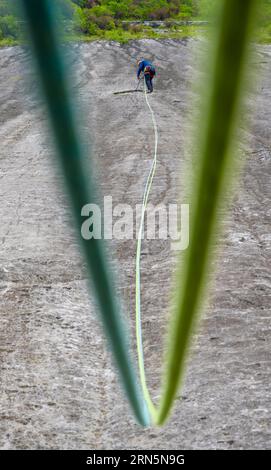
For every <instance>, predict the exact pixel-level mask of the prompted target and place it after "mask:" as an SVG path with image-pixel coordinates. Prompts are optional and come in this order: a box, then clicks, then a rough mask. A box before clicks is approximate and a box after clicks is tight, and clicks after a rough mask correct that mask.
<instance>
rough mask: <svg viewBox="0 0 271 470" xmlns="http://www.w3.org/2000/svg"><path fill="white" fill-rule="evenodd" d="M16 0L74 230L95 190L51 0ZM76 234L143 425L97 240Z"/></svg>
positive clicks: (140, 402) (145, 421)
mask: <svg viewBox="0 0 271 470" xmlns="http://www.w3.org/2000/svg"><path fill="white" fill-rule="evenodd" d="M21 3H22V6H23V11H24V14H25V17H26V19H27V22H28V28H29V33H30V38H31V42H32V47H33V53H34V55H35V59H36V62H37V69H38V72H39V75H40V79H41V83H42V88H43V92H44V95H45V98H46V102H47V106H48V110H49V115H50V118H51V123H52V129H53V132H54V135H55V141H56V144H57V147H58V156H59V161H60V165H61V168H62V171H63V173H64V177H65V182H66V186H67V190H68V194H69V196H70V202H71V205H72V209H73V213H74V218H75V222H76V226H77V229H78V234H79V235H80V233H81V224H82V218H81V209H82V207H83V206H84V205H85V204H87V203H92V202H95V201H96V195H95V190H94V184H93V181H91V179H90V177H89V174H88V173H87V177H86V172H85V170H84V167H85V160H86V157H85V155H84V149H83V147H82V146H81V143H80V140H79V139H80V137H79V135H80V134H79V132H78V129H77V126H76V124H75V121H74V115H73V111H72V106H71V103H70V97H69V93H68V90H67V86H66V80H65V70H64V66H63V63H62V58H61V54H60V51H59V48H58V41H57V34H56V31H55V22H54V21H53V16H52V14H51V11H50V6H51V5H52V3H53V2H50V1H49V0H38V1H37V0H21ZM50 4H51V5H50ZM80 239H81V242H82V245H83V250H84V251H83V253H84V256H85V261H86V263H87V266H88V269H89V272H90V275H91V278H92V280H93V283H94V290H95V293H96V297H97V300H98V302H99V307H100V311H101V314H102V320H103V324H104V327H105V330H106V332H107V336H108V338H109V341H110V344H111V348H112V350H113V354H114V357H115V360H116V362H117V364H118V368H119V371H120V376H121V379H122V382H123V384H124V387H125V390H126V392H127V395H128V397H129V400H130V403H131V406H132V408H133V410H134V413H135V416H136V417H137V420H138V421H139V422H140V423H141V424H142V425H148V424H149V417H148V411H147V409H146V406H145V402H144V400H143V398H142V396H141V392H140V388H139V385H138V383H137V379H136V374H135V372H134V368H133V366H132V362H131V359H130V357H129V354H128V348H127V340H126V338H127V331H126V330H125V329H124V327H123V324H122V321H121V317H120V312H119V306H118V302H117V301H116V293H115V291H114V289H113V280H112V277H111V275H110V269H109V265H108V263H107V262H106V258H105V252H104V247H103V242H102V240H97V239H91V240H89V241H86V240H84V239H83V238H82V237H81V236H80ZM67 256H68V254H67Z"/></svg>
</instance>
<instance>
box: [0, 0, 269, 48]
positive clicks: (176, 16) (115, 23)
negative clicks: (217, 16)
mask: <svg viewBox="0 0 271 470" xmlns="http://www.w3.org/2000/svg"><path fill="white" fill-rule="evenodd" d="M217 1H219V0H56V1H54V2H53V3H52V5H53V8H56V10H57V11H58V13H59V16H60V18H61V19H62V20H63V25H64V29H65V32H66V34H67V35H69V36H70V37H73V38H76V39H80V38H85V39H91V38H92V39H98V38H104V39H116V40H126V39H130V38H137V37H159V35H160V37H161V35H162V36H163V37H167V36H171V37H181V36H190V35H194V34H196V33H197V31H198V30H197V28H196V27H193V26H191V27H187V26H182V27H181V28H180V26H178V21H181V20H199V19H200V20H206V19H209V18H210V15H211V12H212V8H213V5H214V4H215V3H216V2H217ZM260 1H261V2H262V8H261V14H260V18H259V33H258V38H259V41H260V42H267V43H268V42H271V0H260ZM18 3H19V2H18V0H0V44H14V43H16V41H19V40H20V37H21V31H22V23H21V22H19V21H18V17H17V15H16V5H18ZM147 20H148V21H154V22H156V21H161V20H162V21H164V25H165V27H166V30H165V27H163V28H160V29H159V28H157V29H153V28H151V27H148V26H146V25H144V24H143V21H147ZM129 21H134V22H135V23H130V22H129Z"/></svg>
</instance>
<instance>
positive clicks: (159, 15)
mask: <svg viewBox="0 0 271 470" xmlns="http://www.w3.org/2000/svg"><path fill="white" fill-rule="evenodd" d="M169 16H170V12H169V8H167V7H163V8H157V9H156V10H154V11H153V12H152V13H150V14H149V18H150V19H151V20H160V21H161V20H165V19H166V18H168V17H169Z"/></svg>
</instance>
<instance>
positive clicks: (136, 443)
mask: <svg viewBox="0 0 271 470" xmlns="http://www.w3.org/2000/svg"><path fill="white" fill-rule="evenodd" d="M197 48H198V43H197V42H196V41H189V42H187V41H173V40H164V41H154V40H142V41H138V42H133V43H130V44H128V45H121V46H120V45H118V44H116V43H104V42H97V43H92V44H81V45H78V46H74V47H73V54H72V55H71V57H70V60H71V62H74V65H75V68H76V74H75V76H74V78H73V79H72V86H73V89H74V92H75V93H77V94H78V95H79V98H80V99H81V101H82V102H83V105H82V106H83V108H81V113H82V109H84V113H85V116H86V117H85V120H84V126H85V127H84V133H83V136H82V138H86V139H89V135H90V134H91V135H92V136H93V138H94V142H93V153H94V160H95V167H96V175H97V177H99V180H100V181H101V189H102V192H103V194H104V195H111V196H112V197H113V206H114V205H115V204H118V203H126V204H130V205H131V206H132V207H134V206H135V204H139V203H141V199H142V194H143V188H144V184H145V180H146V176H147V173H148V169H149V167H150V164H151V158H152V152H153V143H154V141H153V129H152V123H151V118H150V115H149V114H148V111H147V109H146V104H145V101H144V95H143V94H142V93H134V94H129V95H113V92H115V91H121V90H125V89H133V88H134V87H135V77H134V72H135V67H136V65H135V59H136V58H137V57H138V56H146V57H147V58H150V59H152V60H154V62H155V63H156V64H157V66H158V71H159V73H158V77H157V79H156V82H155V93H154V94H153V95H151V96H150V102H151V105H152V106H153V109H154V112H155V114H156V118H157V123H158V127H159V139H160V141H159V155H158V167H157V173H156V177H155V180H154V183H153V189H152V192H151V198H150V199H151V202H152V203H153V204H159V203H164V204H168V203H170V202H177V201H178V200H179V199H181V202H184V203H189V197H188V196H183V195H182V188H183V186H184V183H185V182H184V181H183V180H182V175H183V174H184V173H183V170H184V167H185V166H187V165H188V167H190V168H191V170H192V171H193V168H195V167H196V161H195V158H194V157H193V156H192V157H191V154H189V146H188V145H187V138H188V135H189V131H190V127H191V119H190V118H189V115H190V113H191V103H192V102H193V100H194V103H196V102H197V96H195V93H194V92H192V89H191V84H192V82H193V80H194V78H195V76H196V75H197V69H198V68H199V65H198V61H197V57H198V55H197V52H196V51H197ZM193 49H194V50H195V51H194V52H192V50H193ZM254 61H255V64H254V65H255V67H258V68H259V70H260V69H262V70H263V77H264V78H263V80H262V81H261V82H260V83H259V84H258V86H257V89H256V92H255V94H254V95H253V96H250V97H249V100H248V101H249V109H250V110H251V112H252V110H255V112H254V117H253V125H252V127H251V129H250V131H249V132H248V131H247V130H245V128H244V129H243V130H242V142H241V145H240V147H241V153H240V158H243V157H244V156H247V161H246V164H245V166H244V168H243V171H242V176H241V178H240V182H239V184H238V187H237V191H236V194H235V197H234V200H233V202H232V204H231V206H232V208H231V213H230V217H229V216H227V219H225V220H227V223H226V224H225V226H226V227H225V231H224V233H223V234H221V236H220V244H221V246H223V252H222V253H221V255H220V257H219V261H218V263H217V275H216V277H215V280H214V285H213V288H212V295H211V299H210V302H209V306H208V307H207V308H206V313H205V315H204V317H203V319H202V322H201V325H200V328H199V329H198V332H197V336H196V337H195V341H194V344H193V351H192V353H191V355H190V357H189V360H188V368H187V374H186V377H185V380H184V384H183V387H182V389H181V390H180V392H179V396H178V398H177V400H176V404H175V408H174V412H173V413H172V415H171V418H170V420H169V421H168V423H167V424H166V425H165V427H164V428H161V429H146V430H142V429H141V428H140V427H139V426H138V425H137V424H135V422H134V419H133V417H132V416H131V413H130V410H129V407H128V405H127V402H126V399H125V398H124V397H123V394H122V391H121V388H120V385H119V381H118V377H117V375H116V372H115V369H114V367H113V365H112V362H111V354H110V353H109V352H108V350H107V348H106V344H105V338H104V335H103V332H102V331H101V328H100V324H99V320H98V316H97V312H96V308H95V299H94V298H93V295H89V294H88V289H87V279H86V273H85V269H84V263H83V260H82V259H81V257H80V255H79V253H78V246H77V245H78V241H77V239H76V237H75V234H74V231H73V225H72V222H71V220H70V215H69V209H68V203H67V198H66V195H65V193H64V192H63V190H62V182H61V175H60V172H59V169H58V167H57V165H56V163H55V156H54V151H53V147H52V145H51V139H50V138H48V129H47V120H46V114H45V111H44V106H43V105H42V104H41V102H40V99H39V95H38V93H37V91H36V87H37V84H36V79H35V78H33V76H31V74H30V73H29V70H30V69H31V65H30V64H31V61H30V58H29V55H28V53H27V52H26V51H25V50H23V49H21V48H17V47H15V48H5V49H2V50H0V142H1V145H0V158H1V165H0V195H1V206H0V218H1V228H0V261H1V262H0V292H1V297H0V308H1V326H0V331H1V332H0V336H1V337H0V358H1V361H0V363H1V398H0V417H1V420H0V447H1V448H2V449H10V448H11V449H182V448H185V449H195V448H198V449H206V448H213V449H214V448H223V449H225V448H226V449H231V448H238V449H242V448H259V449H263V448H270V445H271V429H270V418H271V416H270V402H271V400H270V399H271V396H270V379H271V358H270V349H271V344H270V343H271V335H270V333H271V320H270V286H271V283H270V262H271V251H270V247H271V239H270V238H271V236H270V222H271V211H270V202H271V188H270V176H271V165H270V163H271V150H270V145H271V138H270V124H271V111H270V110H271V91H270V71H271V47H269V46H262V47H259V48H258V49H257V53H256V55H255V58H254ZM26 77H27V78H26ZM77 111H78V115H79V113H80V110H79V109H78V110H77ZM180 175H181V179H180ZM180 194H181V198H180V197H179V196H180ZM109 248H110V256H111V257H112V262H113V266H114V267H115V268H114V269H115V280H116V284H117V287H118V292H119V294H120V296H121V297H122V299H123V301H122V302H123V305H124V311H125V314H126V316H127V320H128V321H129V322H130V325H131V330H132V332H133V333H134V281H135V241H134V240H131V241H127V240H126V241H121V240H113V241H112V243H110V244H109ZM170 248H171V244H170V240H155V241H146V242H144V244H143V255H142V284H143V286H144V287H143V292H142V302H143V332H144V348H145V356H146V366H147V376H148V381H149V385H150V388H151V390H152V394H153V396H154V399H157V398H158V395H159V384H160V372H161V366H160V364H161V360H162V352H163V341H162V338H163V336H164V334H165V331H166V325H167V321H168V316H169V312H168V301H169V297H170V296H169V292H170V274H171V272H172V270H173V269H174V267H175V262H176V253H175V252H174V251H172V250H171V249H170ZM132 345H133V346H134V341H132Z"/></svg>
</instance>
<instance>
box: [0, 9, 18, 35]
mask: <svg viewBox="0 0 271 470" xmlns="http://www.w3.org/2000/svg"><path fill="white" fill-rule="evenodd" d="M19 32H20V30H19V26H18V22H17V21H16V19H15V18H14V16H11V15H8V16H2V17H0V36H1V37H2V38H11V39H18V38H19Z"/></svg>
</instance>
